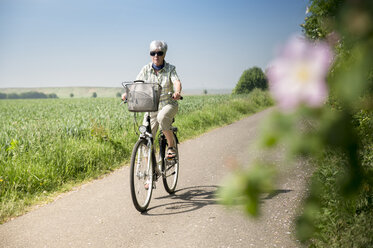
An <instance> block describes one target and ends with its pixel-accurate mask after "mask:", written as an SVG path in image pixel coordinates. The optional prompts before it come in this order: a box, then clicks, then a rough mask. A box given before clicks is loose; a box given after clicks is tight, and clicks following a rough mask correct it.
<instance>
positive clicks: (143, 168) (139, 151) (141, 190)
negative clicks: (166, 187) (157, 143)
mask: <svg viewBox="0 0 373 248" xmlns="http://www.w3.org/2000/svg"><path fill="white" fill-rule="evenodd" d="M151 154H152V153H151V148H150V147H149V146H148V141H147V140H145V139H139V140H138V141H137V142H136V144H135V146H134V148H133V151H132V156H131V168H130V184H131V196H132V202H133V204H134V205H135V208H136V209H137V210H138V211H139V212H144V211H145V210H146V209H147V208H148V206H149V203H150V198H151V196H152V192H153V168H152V167H153V164H152V162H153V161H152V159H151V157H152V155H151Z"/></svg>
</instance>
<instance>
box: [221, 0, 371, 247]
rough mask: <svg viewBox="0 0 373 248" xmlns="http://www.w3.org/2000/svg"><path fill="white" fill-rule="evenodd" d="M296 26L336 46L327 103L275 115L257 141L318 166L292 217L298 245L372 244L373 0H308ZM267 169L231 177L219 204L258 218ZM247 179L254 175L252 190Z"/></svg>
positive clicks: (328, 82)
mask: <svg viewBox="0 0 373 248" xmlns="http://www.w3.org/2000/svg"><path fill="white" fill-rule="evenodd" d="M301 26H302V28H303V31H304V34H305V36H306V37H307V38H308V39H310V40H324V41H326V42H328V44H329V45H330V46H331V47H333V48H334V51H335V54H336V55H335V58H334V64H333V66H332V68H331V69H330V71H329V75H328V78H327V84H328V87H329V90H330V96H329V100H328V103H327V104H325V105H324V106H323V107H321V108H309V107H306V106H299V108H298V110H297V111H295V112H293V113H282V112H277V111H275V112H274V113H273V115H272V116H271V117H270V119H269V120H267V121H266V122H265V123H264V124H263V132H262V135H261V136H260V142H261V144H262V146H263V147H265V148H267V149H273V148H276V147H278V145H279V144H281V145H283V146H285V147H287V156H286V158H285V159H289V160H294V159H299V158H300V157H304V158H306V159H308V161H310V163H311V164H313V165H315V172H314V174H313V176H312V180H311V181H312V182H311V184H310V190H309V194H308V196H307V198H306V199H305V202H304V205H303V206H302V214H301V215H300V216H299V217H298V218H297V220H296V223H297V228H296V229H297V238H298V239H299V240H301V241H302V242H304V243H306V244H308V245H309V246H310V247H373V231H372V230H373V229H372V224H373V1H372V0H310V2H309V7H308V13H307V16H306V18H305V22H304V24H302V25H301ZM254 168H256V165H254ZM266 170H267V169H264V170H263V171H260V170H257V169H254V170H253V171H249V172H242V171H241V172H236V173H235V176H233V178H236V180H234V179H230V184H229V183H228V186H227V188H226V189H225V188H223V189H222V192H221V196H222V198H223V199H222V202H223V203H225V204H233V205H234V204H244V206H245V208H246V210H247V212H248V213H250V214H254V215H255V214H257V213H258V210H257V206H253V204H259V201H258V199H259V196H260V194H261V193H264V192H266V190H267V189H269V188H271V187H270V186H269V184H268V181H267V180H268V178H262V177H261V176H260V175H262V174H265V171H266ZM248 175H250V176H248ZM270 177H272V175H271V176H270ZM251 178H258V180H257V181H256V182H255V183H256V185H253V184H252V183H251V182H252V181H253V180H252V179H251ZM238 184H241V185H238ZM263 184H264V185H266V187H265V189H266V190H263V187H262V186H261V185H263ZM272 188H273V187H272ZM235 199H249V200H243V201H236V200H235Z"/></svg>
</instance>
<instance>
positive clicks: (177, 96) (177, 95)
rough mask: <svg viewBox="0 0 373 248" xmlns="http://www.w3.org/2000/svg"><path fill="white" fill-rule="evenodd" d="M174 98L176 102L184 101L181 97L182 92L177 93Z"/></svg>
mask: <svg viewBox="0 0 373 248" xmlns="http://www.w3.org/2000/svg"><path fill="white" fill-rule="evenodd" d="M172 98H173V99H175V100H180V99H182V96H181V94H180V92H175V93H174V94H173V95H172Z"/></svg>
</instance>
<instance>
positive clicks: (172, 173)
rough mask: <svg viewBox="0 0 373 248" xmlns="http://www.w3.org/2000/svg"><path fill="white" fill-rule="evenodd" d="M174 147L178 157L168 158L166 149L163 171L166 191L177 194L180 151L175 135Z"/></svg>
mask: <svg viewBox="0 0 373 248" xmlns="http://www.w3.org/2000/svg"><path fill="white" fill-rule="evenodd" d="M173 139H174V147H175V150H176V156H175V157H174V158H171V159H169V158H167V148H168V146H166V148H165V149H164V152H165V154H164V156H163V157H164V159H163V161H162V171H163V185H164V188H165V190H166V191H167V192H168V193H169V194H172V193H174V192H175V189H176V184H177V179H178V177H179V150H178V147H177V138H176V136H175V134H174V135H173Z"/></svg>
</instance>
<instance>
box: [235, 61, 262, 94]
mask: <svg viewBox="0 0 373 248" xmlns="http://www.w3.org/2000/svg"><path fill="white" fill-rule="evenodd" d="M255 88H258V89H262V90H265V89H267V88H268V82H267V78H266V77H265V75H264V72H263V71H262V69H260V68H259V67H255V66H254V67H252V68H250V69H248V70H245V71H244V72H243V73H242V75H241V77H240V80H238V83H237V85H236V88H234V90H233V94H247V93H250V92H251V91H252V90H253V89H255Z"/></svg>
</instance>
